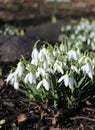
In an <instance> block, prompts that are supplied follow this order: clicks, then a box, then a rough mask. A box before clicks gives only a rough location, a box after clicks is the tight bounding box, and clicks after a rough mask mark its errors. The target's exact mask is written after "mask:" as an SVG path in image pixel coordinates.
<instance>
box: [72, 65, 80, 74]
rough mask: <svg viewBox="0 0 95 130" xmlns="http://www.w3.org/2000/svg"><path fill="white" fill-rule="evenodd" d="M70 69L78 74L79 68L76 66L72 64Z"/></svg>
mask: <svg viewBox="0 0 95 130" xmlns="http://www.w3.org/2000/svg"><path fill="white" fill-rule="evenodd" d="M71 69H72V70H73V71H75V72H76V73H78V74H79V69H78V68H77V67H76V66H74V65H72V66H71Z"/></svg>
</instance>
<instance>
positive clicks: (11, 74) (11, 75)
mask: <svg viewBox="0 0 95 130" xmlns="http://www.w3.org/2000/svg"><path fill="white" fill-rule="evenodd" d="M13 78H14V73H10V74H9V75H8V77H7V80H6V81H7V83H8V82H9V81H12V79H13Z"/></svg>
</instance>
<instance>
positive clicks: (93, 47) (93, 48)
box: [91, 42, 95, 50]
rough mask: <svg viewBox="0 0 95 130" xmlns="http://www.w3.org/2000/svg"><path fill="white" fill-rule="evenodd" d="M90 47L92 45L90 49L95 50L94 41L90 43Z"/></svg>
mask: <svg viewBox="0 0 95 130" xmlns="http://www.w3.org/2000/svg"><path fill="white" fill-rule="evenodd" d="M91 47H92V50H95V43H94V42H92V43H91Z"/></svg>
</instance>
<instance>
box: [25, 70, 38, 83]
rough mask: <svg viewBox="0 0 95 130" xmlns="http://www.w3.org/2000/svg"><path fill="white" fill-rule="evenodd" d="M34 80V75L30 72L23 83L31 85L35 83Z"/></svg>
mask: <svg viewBox="0 0 95 130" xmlns="http://www.w3.org/2000/svg"><path fill="white" fill-rule="evenodd" d="M36 79H37V77H36V75H35V74H33V73H32V72H30V73H28V74H27V75H26V76H25V79H24V81H25V83H30V84H32V83H36Z"/></svg>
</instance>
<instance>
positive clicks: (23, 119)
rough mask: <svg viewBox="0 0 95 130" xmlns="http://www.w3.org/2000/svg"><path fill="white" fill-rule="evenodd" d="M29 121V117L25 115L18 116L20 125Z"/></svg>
mask: <svg viewBox="0 0 95 130" xmlns="http://www.w3.org/2000/svg"><path fill="white" fill-rule="evenodd" d="M26 120H27V116H26V115H25V114H23V113H22V114H19V115H18V116H17V121H18V123H21V122H23V121H26Z"/></svg>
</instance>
